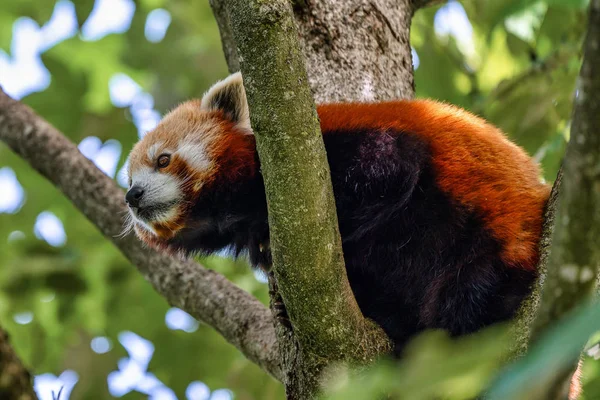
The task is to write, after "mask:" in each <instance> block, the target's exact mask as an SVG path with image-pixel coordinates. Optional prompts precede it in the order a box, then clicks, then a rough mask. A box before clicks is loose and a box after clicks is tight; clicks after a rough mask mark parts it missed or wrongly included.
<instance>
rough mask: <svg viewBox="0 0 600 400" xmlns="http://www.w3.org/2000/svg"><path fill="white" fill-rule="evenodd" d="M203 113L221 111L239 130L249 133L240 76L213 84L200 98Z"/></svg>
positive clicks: (239, 74) (247, 115)
mask: <svg viewBox="0 0 600 400" xmlns="http://www.w3.org/2000/svg"><path fill="white" fill-rule="evenodd" d="M200 107H201V108H202V110H204V111H223V112H224V113H225V115H226V116H227V118H229V119H231V120H232V121H233V122H235V123H236V125H238V126H239V127H240V128H243V129H247V130H250V131H251V128H250V113H249V111H248V101H247V100H246V90H244V82H243V80H242V74H241V73H239V72H236V73H235V74H231V75H229V76H228V77H227V78H225V79H223V80H222V81H219V82H217V83H215V84H214V85H213V86H212V87H211V88H210V89H208V91H207V92H206V93H205V94H204V96H203V97H202V104H201V106H200Z"/></svg>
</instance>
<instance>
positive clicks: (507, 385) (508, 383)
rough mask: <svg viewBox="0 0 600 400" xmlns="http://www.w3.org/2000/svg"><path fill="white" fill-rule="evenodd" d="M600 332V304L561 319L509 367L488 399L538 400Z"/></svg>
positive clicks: (581, 309)
mask: <svg viewBox="0 0 600 400" xmlns="http://www.w3.org/2000/svg"><path fill="white" fill-rule="evenodd" d="M598 330H600V304H599V303H597V302H594V303H592V304H590V305H587V306H585V307H582V308H580V309H579V310H577V311H576V312H575V313H573V314H571V315H570V316H568V317H566V318H564V319H563V320H562V321H561V322H560V323H559V324H557V325H556V326H555V328H554V329H552V330H551V331H550V332H549V333H547V334H546V335H545V336H544V337H542V338H541V339H540V341H539V342H538V343H537V344H536V345H535V346H533V347H532V348H531V349H530V351H529V353H528V356H527V357H525V358H523V359H522V360H520V361H519V362H517V363H516V364H515V365H514V366H512V367H511V368H509V369H508V370H507V371H506V372H505V373H504V374H502V376H501V377H500V378H499V379H498V382H497V383H496V384H495V385H494V387H493V388H492V390H491V391H490V393H489V399H490V400H508V399H510V400H520V399H524V400H525V399H527V400H529V399H541V398H543V397H540V393H543V389H544V388H547V387H548V386H549V385H550V384H551V383H552V382H553V381H554V380H555V379H556V377H557V375H558V376H559V374H560V373H561V372H562V371H563V370H564V369H565V368H569V367H570V366H571V365H574V364H575V363H576V362H577V359H578V358H579V354H580V353H581V350H582V349H583V346H584V345H585V342H586V341H587V340H588V338H589V337H590V336H591V335H592V334H593V333H594V332H596V331H598Z"/></svg>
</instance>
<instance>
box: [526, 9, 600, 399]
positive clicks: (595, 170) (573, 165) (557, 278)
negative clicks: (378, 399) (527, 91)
mask: <svg viewBox="0 0 600 400" xmlns="http://www.w3.org/2000/svg"><path fill="white" fill-rule="evenodd" d="M598 127H600V0H592V1H591V2H590V10H589V20H588V32H587V37H586V40H585V47H584V56H583V64H582V66H581V71H580V74H579V79H578V82H577V94H576V98H575V105H574V110H573V118H572V125H571V139H570V141H569V144H568V147H567V152H566V155H565V160H564V165H563V169H564V177H565V179H564V181H563V182H562V187H561V193H560V196H559V198H558V203H557V208H556V223H557V226H556V229H555V230H554V233H553V237H552V245H551V248H550V255H549V258H548V266H547V273H546V279H545V282H544V284H543V289H542V295H541V300H540V306H539V309H538V312H537V316H536V319H535V321H534V323H533V328H532V335H531V339H530V342H533V341H536V340H537V339H538V338H539V337H540V335H541V334H542V333H543V332H545V331H546V329H547V328H548V327H549V326H550V325H551V324H552V323H554V322H556V321H558V320H559V319H561V318H562V317H563V316H565V315H566V314H567V313H569V312H571V311H572V310H573V309H574V308H576V307H577V306H578V305H580V304H582V303H583V302H585V301H588V300H589V299H591V297H592V295H593V293H594V288H595V287H596V277H597V276H598V272H599V268H600V249H599V248H598V238H599V237H600V133H599V131H598V129H599V128H598ZM584 344H585V343H581V346H582V347H583V346H584ZM575 368H576V365H575V364H574V365H572V368H570V369H568V370H565V371H557V376H559V380H557V384H556V385H555V386H554V387H551V388H548V389H549V391H548V393H547V394H546V395H545V397H544V398H548V399H551V398H552V399H554V398H556V399H558V398H566V394H565V390H568V387H569V385H568V381H569V379H570V376H571V375H572V373H573V371H574V370H575Z"/></svg>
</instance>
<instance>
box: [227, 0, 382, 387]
mask: <svg viewBox="0 0 600 400" xmlns="http://www.w3.org/2000/svg"><path fill="white" fill-rule="evenodd" d="M228 10H229V13H230V21H231V28H232V31H233V34H234V38H235V40H236V43H237V47H238V52H239V55H240V60H241V62H240V65H241V70H242V73H243V76H244V81H245V87H246V92H247V96H248V103H249V105H250V115H251V121H252V126H253V128H254V131H255V134H256V137H257V148H258V154H259V157H260V160H261V169H262V174H263V177H264V180H265V190H266V195H267V204H268V209H269V227H270V240H271V249H272V253H273V264H274V265H273V269H274V272H275V276H276V278H277V284H278V286H279V293H280V294H281V296H282V298H283V300H284V303H285V305H286V308H287V311H288V314H289V317H290V320H291V322H292V325H293V329H294V338H295V340H297V341H298V343H299V345H300V348H301V353H302V354H301V355H302V356H303V357H305V358H304V361H303V363H301V364H296V363H292V364H293V366H291V364H288V365H285V366H284V369H286V370H287V371H289V370H290V369H294V371H293V372H294V374H295V376H296V377H298V375H300V376H301V377H302V378H301V379H305V381H304V382H303V383H300V384H299V385H297V386H296V389H298V390H299V392H298V393H295V394H294V396H291V397H293V398H311V397H312V396H314V395H315V392H316V391H317V390H318V377H319V374H320V372H321V371H322V368H323V367H324V366H325V365H326V363H331V362H335V361H340V360H344V361H362V362H367V361H372V360H373V359H374V358H375V357H376V356H377V355H378V354H381V352H383V351H387V350H389V342H388V340H387V337H386V336H385V334H384V333H383V331H382V330H381V328H380V327H379V326H377V325H376V324H374V323H373V322H371V321H369V320H367V319H365V318H364V317H363V315H362V313H361V312H360V309H359V308H358V305H357V303H356V300H355V299H354V296H353V294H352V290H351V288H350V285H349V283H348V279H347V275H346V269H345V266H344V259H343V254H342V247H341V239H340V234H339V229H338V222H337V215H336V209H335V201H334V197H333V190H332V184H331V175H330V172H329V166H328V163H327V157H326V154H325V147H324V144H323V139H322V136H321V132H320V128H319V121H318V118H317V114H316V110H315V105H314V101H313V98H312V94H311V91H310V88H309V86H308V80H307V75H306V69H305V67H304V58H303V55H302V52H301V49H300V47H299V44H298V32H297V30H296V26H295V23H294V19H293V13H292V8H291V6H290V4H289V1H288V0H269V1H265V0H231V1H229V2H228ZM325 326H326V329H324V327H325ZM284 357H285V355H284ZM298 369H300V370H302V372H301V373H300V374H299V373H298ZM287 383H289V382H287ZM289 390H290V386H289V385H288V395H289Z"/></svg>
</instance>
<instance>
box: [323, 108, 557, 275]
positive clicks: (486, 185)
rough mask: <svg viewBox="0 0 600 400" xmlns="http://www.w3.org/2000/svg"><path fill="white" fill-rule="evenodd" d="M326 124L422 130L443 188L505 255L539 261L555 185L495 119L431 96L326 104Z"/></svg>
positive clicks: (515, 262)
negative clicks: (489, 233)
mask: <svg viewBox="0 0 600 400" xmlns="http://www.w3.org/2000/svg"><path fill="white" fill-rule="evenodd" d="M318 114H319V117H320V119H321V130H322V131H323V132H325V133H326V132H327V131H333V130H339V129H344V130H351V129H356V128H373V127H376V128H382V129H386V128H393V129H396V130H399V131H404V132H410V133H414V134H417V135H419V136H420V137H422V138H424V139H425V140H426V141H427V143H428V144H429V146H430V148H431V151H432V158H433V165H434V168H435V170H436V173H437V182H438V184H439V186H440V188H441V189H442V190H443V191H444V192H446V193H448V194H449V195H450V196H451V197H452V198H453V199H456V200H458V201H459V202H460V203H462V204H463V205H465V206H467V207H472V208H473V209H474V210H475V211H476V212H478V213H479V214H480V215H481V217H482V218H483V220H484V223H485V224H486V226H487V227H488V228H489V229H490V230H491V231H492V233H493V235H494V236H495V238H496V239H497V240H499V241H500V242H501V243H502V245H503V251H502V258H503V260H504V261H505V262H506V263H507V264H509V265H511V266H513V267H517V268H524V269H534V268H535V267H536V265H537V261H538V242H539V239H540V235H541V230H542V215H543V209H544V206H545V204H546V201H547V199H548V195H549V187H548V186H547V185H545V184H543V183H541V181H540V170H539V168H538V166H537V165H536V163H535V162H534V161H533V160H532V159H531V158H530V157H529V156H528V155H527V154H526V153H525V151H524V150H523V149H521V148H520V147H518V146H517V145H515V144H514V143H512V142H511V141H509V140H508V139H507V138H506V137H505V136H504V134H503V133H502V132H501V131H500V130H499V129H498V128H496V127H494V126H492V125H490V124H488V123H486V122H485V121H484V120H483V119H481V118H478V117H476V116H474V115H472V114H470V113H468V112H466V111H464V110H461V109H458V108H456V107H454V106H451V105H447V104H443V103H438V102H434V101H431V100H413V101H395V102H386V103H354V104H326V105H321V106H319V107H318Z"/></svg>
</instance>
